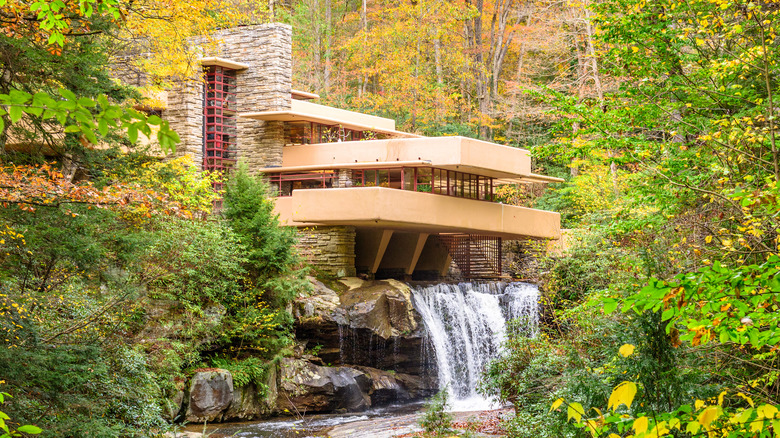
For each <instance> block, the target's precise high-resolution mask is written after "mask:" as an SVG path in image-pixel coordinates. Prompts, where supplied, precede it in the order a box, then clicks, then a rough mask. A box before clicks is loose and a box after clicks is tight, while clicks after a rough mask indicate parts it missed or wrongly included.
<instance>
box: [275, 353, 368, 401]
mask: <svg viewBox="0 0 780 438" xmlns="http://www.w3.org/2000/svg"><path fill="white" fill-rule="evenodd" d="M369 385H370V381H369V380H368V379H367V378H366V377H365V375H364V374H363V373H362V372H360V371H358V370H355V369H352V368H348V367H323V366H319V365H315V364H313V363H311V362H308V361H305V360H303V359H284V360H282V365H281V388H280V391H279V398H278V399H277V407H278V408H279V409H281V410H287V411H289V412H301V413H302V412H334V411H362V410H365V409H368V407H369V406H371V401H370V399H369V397H368V396H367V395H366V391H367V390H368V388H369Z"/></svg>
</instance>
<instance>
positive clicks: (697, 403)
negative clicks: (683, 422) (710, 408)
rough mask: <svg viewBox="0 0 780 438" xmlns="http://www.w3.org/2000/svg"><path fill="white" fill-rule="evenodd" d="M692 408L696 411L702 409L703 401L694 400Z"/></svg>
mask: <svg viewBox="0 0 780 438" xmlns="http://www.w3.org/2000/svg"><path fill="white" fill-rule="evenodd" d="M693 407H695V408H696V410H697V411H698V410H699V409H701V408H703V407H704V400H696V402H695V403H694V404H693Z"/></svg>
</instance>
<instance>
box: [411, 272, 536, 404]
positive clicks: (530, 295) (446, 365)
mask: <svg viewBox="0 0 780 438" xmlns="http://www.w3.org/2000/svg"><path fill="white" fill-rule="evenodd" d="M413 297H414V305H415V308H416V309H417V311H418V312H419V313H420V315H421V316H422V319H423V323H424V324H425V328H426V330H427V331H428V336H429V339H430V342H431V344H432V346H433V349H434V351H435V352H436V364H437V368H438V377H439V387H440V388H448V390H449V392H450V395H451V400H452V407H453V409H454V410H461V411H465V410H480V409H489V408H490V407H491V404H492V402H491V401H490V400H487V399H485V398H483V397H482V396H480V395H479V394H478V393H477V391H476V387H477V384H478V382H479V378H480V375H481V373H482V370H483V369H484V368H485V366H486V365H487V364H488V362H489V361H490V360H492V359H494V358H496V357H497V356H498V355H499V354H500V353H501V345H502V344H503V341H504V339H505V336H506V332H507V330H508V329H509V328H508V323H509V321H510V320H513V319H515V320H517V323H516V324H514V325H513V326H512V327H514V328H515V329H516V330H519V331H520V332H521V333H523V334H525V335H526V336H535V335H536V334H537V332H538V326H539V312H538V300H539V291H538V289H537V287H536V286H535V285H532V284H527V283H504V282H485V283H460V284H436V285H430V286H418V287H414V288H413Z"/></svg>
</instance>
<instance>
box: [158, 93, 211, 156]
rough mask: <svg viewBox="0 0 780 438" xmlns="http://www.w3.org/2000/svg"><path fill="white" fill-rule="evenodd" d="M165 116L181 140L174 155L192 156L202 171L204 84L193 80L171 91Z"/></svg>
mask: <svg viewBox="0 0 780 438" xmlns="http://www.w3.org/2000/svg"><path fill="white" fill-rule="evenodd" d="M163 116H164V117H165V119H166V120H168V123H170V127H171V129H173V130H174V131H176V132H177V133H178V134H179V138H180V139H181V143H179V144H178V145H176V153H175V154H174V155H175V156H176V157H180V156H183V155H190V156H191V157H192V162H193V163H195V165H196V166H198V168H199V169H200V166H201V164H202V163H203V84H202V83H201V82H200V81H197V80H194V79H193V80H189V81H187V82H184V83H182V84H180V85H178V86H177V87H175V88H174V89H172V90H170V91H169V92H168V107H167V108H166V109H165V111H164V113H163Z"/></svg>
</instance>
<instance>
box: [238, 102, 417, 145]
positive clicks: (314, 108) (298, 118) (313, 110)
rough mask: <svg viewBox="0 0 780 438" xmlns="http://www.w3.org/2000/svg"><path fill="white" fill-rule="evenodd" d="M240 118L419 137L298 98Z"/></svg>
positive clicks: (390, 123)
mask: <svg viewBox="0 0 780 438" xmlns="http://www.w3.org/2000/svg"><path fill="white" fill-rule="evenodd" d="M239 117H245V118H247V119H254V120H265V121H269V122H271V121H276V122H312V123H319V124H322V125H328V126H340V127H343V128H345V129H352V130H356V131H373V132H377V133H382V134H387V135H392V136H394V137H405V138H420V137H421V136H419V135H417V134H412V133H409V132H402V131H396V129H395V121H394V120H392V119H386V118H384V117H377V116H371V115H368V114H362V113H358V112H354V111H347V110H342V109H338V108H332V107H329V106H325V105H318V104H316V103H311V102H307V101H305V100H297V99H292V100H291V102H290V109H289V110H285V111H260V112H245V113H240V114H239Z"/></svg>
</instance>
